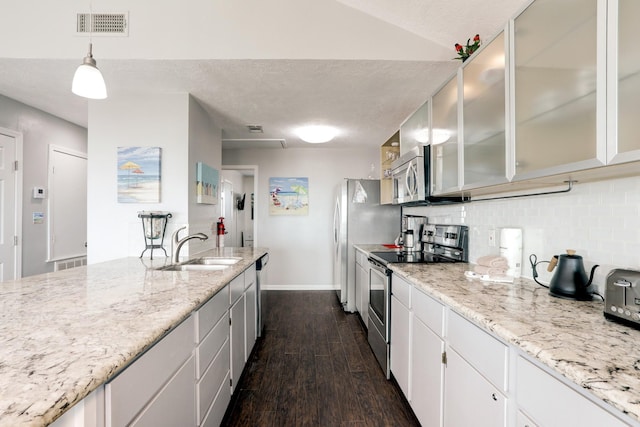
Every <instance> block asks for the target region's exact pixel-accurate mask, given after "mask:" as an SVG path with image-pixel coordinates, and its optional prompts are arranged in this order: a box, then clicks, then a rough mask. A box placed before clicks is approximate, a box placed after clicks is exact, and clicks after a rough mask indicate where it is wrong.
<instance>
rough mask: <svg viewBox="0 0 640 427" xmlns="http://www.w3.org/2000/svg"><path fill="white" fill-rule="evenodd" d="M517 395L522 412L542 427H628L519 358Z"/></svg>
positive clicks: (546, 373)
mask: <svg viewBox="0 0 640 427" xmlns="http://www.w3.org/2000/svg"><path fill="white" fill-rule="evenodd" d="M517 365H518V366H517V371H516V396H517V399H518V407H519V409H520V411H521V412H522V413H524V414H526V415H527V416H528V417H529V418H530V419H531V420H532V421H533V422H535V423H536V425H538V426H540V427H547V426H550V427H554V426H561V427H566V426H580V427H602V426H607V427H617V426H627V425H628V424H626V423H623V422H622V421H621V420H620V419H618V418H616V417H615V416H614V415H612V414H611V413H609V412H607V411H606V410H605V409H603V408H602V407H600V406H599V405H597V404H595V403H594V402H592V401H591V400H589V399H587V398H586V397H585V396H583V395H581V394H580V393H579V392H577V391H576V390H574V389H572V388H570V387H569V386H568V385H566V384H563V383H562V382H561V381H560V380H558V379H556V378H555V377H554V376H553V375H551V374H550V373H548V372H546V371H545V370H543V369H541V368H540V367H538V366H536V365H535V364H533V363H531V362H530V361H528V360H526V359H525V358H524V357H518V361H517Z"/></svg>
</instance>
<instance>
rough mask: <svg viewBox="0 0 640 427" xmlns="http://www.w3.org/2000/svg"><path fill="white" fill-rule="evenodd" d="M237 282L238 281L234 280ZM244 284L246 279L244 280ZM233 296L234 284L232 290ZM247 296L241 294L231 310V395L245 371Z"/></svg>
mask: <svg viewBox="0 0 640 427" xmlns="http://www.w3.org/2000/svg"><path fill="white" fill-rule="evenodd" d="M234 280H236V279H234ZM243 283H244V279H243ZM242 287H243V289H244V284H243V286H242ZM231 294H232V296H233V282H232V288H231ZM244 301H245V295H244V292H243V293H241V294H240V295H239V296H238V298H237V299H236V300H235V301H233V302H232V305H231V309H230V310H229V314H230V318H231V332H230V336H231V393H232V394H233V392H234V391H235V389H236V386H237V385H238V380H239V379H240V375H241V374H242V369H244V362H245V360H246V357H245V345H246V343H245V306H244Z"/></svg>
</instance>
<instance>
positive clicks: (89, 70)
mask: <svg viewBox="0 0 640 427" xmlns="http://www.w3.org/2000/svg"><path fill="white" fill-rule="evenodd" d="M92 29H93V13H92V11H91V7H89V53H87V56H85V57H84V59H83V60H82V64H80V66H78V68H77V69H76V73H75V74H74V75H73V83H71V92H73V93H75V94H76V95H78V96H82V97H84V98H90V99H105V98H106V97H107V86H106V85H105V84H104V78H103V77H102V73H101V72H100V70H98V67H97V66H96V60H95V59H93V43H91V31H92Z"/></svg>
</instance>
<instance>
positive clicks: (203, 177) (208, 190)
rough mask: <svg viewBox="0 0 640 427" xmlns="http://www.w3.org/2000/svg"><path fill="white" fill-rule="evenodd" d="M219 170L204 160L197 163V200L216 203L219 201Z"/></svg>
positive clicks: (211, 203) (210, 203)
mask: <svg viewBox="0 0 640 427" xmlns="http://www.w3.org/2000/svg"><path fill="white" fill-rule="evenodd" d="M218 183H219V174H218V170H217V169H214V168H212V167H211V166H208V165H206V164H204V163H202V162H198V163H196V202H197V203H205V204H209V205H215V204H217V203H218Z"/></svg>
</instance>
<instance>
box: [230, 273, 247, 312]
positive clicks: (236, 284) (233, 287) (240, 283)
mask: <svg viewBox="0 0 640 427" xmlns="http://www.w3.org/2000/svg"><path fill="white" fill-rule="evenodd" d="M228 287H229V303H230V305H233V304H234V303H235V302H236V301H237V300H238V298H240V297H241V296H242V294H244V273H242V274H240V275H239V276H238V277H236V278H235V279H233V280H232V281H231V282H230V283H229V285H228Z"/></svg>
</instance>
